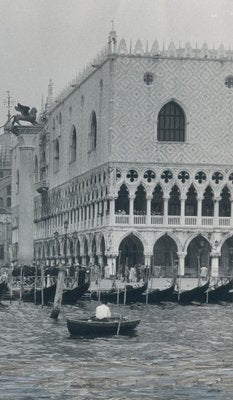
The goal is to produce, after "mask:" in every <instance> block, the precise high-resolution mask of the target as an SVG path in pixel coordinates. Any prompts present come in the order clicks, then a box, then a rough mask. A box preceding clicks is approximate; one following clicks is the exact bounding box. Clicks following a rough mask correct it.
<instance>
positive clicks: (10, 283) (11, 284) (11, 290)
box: [9, 266, 13, 304]
mask: <svg viewBox="0 0 233 400" xmlns="http://www.w3.org/2000/svg"><path fill="white" fill-rule="evenodd" d="M12 286H13V275H12V266H11V267H10V278H9V290H10V304H11V302H12V296H13V289H12Z"/></svg>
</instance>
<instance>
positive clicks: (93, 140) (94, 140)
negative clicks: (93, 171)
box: [89, 111, 97, 151]
mask: <svg viewBox="0 0 233 400" xmlns="http://www.w3.org/2000/svg"><path fill="white" fill-rule="evenodd" d="M96 143H97V119H96V113H95V111H93V112H92V114H91V126H90V148H89V150H90V151H91V150H95V149H96Z"/></svg>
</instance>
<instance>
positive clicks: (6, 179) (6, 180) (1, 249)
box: [0, 132, 12, 266]
mask: <svg viewBox="0 0 233 400" xmlns="http://www.w3.org/2000/svg"><path fill="white" fill-rule="evenodd" d="M11 163H12V160H11V135H10V134H9V132H6V133H4V134H2V135H0V266H7V265H9V264H10V257H9V246H10V244H11Z"/></svg>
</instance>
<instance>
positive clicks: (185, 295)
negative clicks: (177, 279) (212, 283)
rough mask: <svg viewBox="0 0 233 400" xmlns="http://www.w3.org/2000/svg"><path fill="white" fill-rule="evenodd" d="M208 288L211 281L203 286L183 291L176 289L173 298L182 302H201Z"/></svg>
mask: <svg viewBox="0 0 233 400" xmlns="http://www.w3.org/2000/svg"><path fill="white" fill-rule="evenodd" d="M208 288H209V281H208V282H206V283H205V284H204V285H202V286H197V287H194V288H193V289H190V290H184V291H183V292H177V291H175V292H174V293H173V295H172V299H171V300H172V301H175V302H178V303H182V304H189V303H192V302H193V301H196V302H200V300H201V299H202V297H203V295H204V294H205V292H206V291H207V290H208Z"/></svg>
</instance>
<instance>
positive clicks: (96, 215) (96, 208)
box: [94, 200, 99, 226]
mask: <svg viewBox="0 0 233 400" xmlns="http://www.w3.org/2000/svg"><path fill="white" fill-rule="evenodd" d="M98 219H99V217H98V202H97V200H96V202H95V218H94V226H97V221H98Z"/></svg>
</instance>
